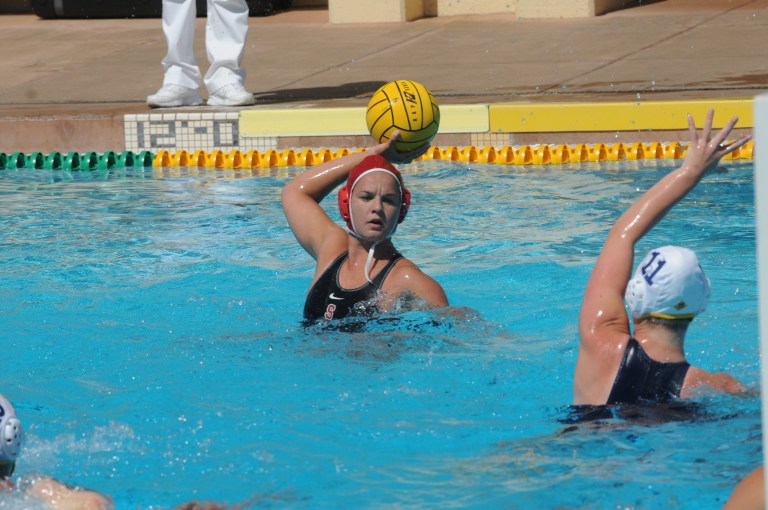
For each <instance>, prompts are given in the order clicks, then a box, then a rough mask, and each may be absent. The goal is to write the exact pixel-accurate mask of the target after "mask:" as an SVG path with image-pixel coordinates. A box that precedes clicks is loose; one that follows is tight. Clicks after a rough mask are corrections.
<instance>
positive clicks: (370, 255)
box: [282, 134, 448, 321]
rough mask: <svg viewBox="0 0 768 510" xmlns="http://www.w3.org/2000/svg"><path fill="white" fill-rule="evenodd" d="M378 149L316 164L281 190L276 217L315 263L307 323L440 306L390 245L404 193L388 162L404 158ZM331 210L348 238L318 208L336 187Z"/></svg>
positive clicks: (424, 279) (386, 147)
mask: <svg viewBox="0 0 768 510" xmlns="http://www.w3.org/2000/svg"><path fill="white" fill-rule="evenodd" d="M396 138H397V134H395V135H394V136H393V137H392V138H391V139H390V140H388V141H387V142H385V143H382V144H379V145H376V146H374V147H371V148H369V149H367V150H365V151H364V152H356V153H352V154H349V155H347V156H344V157H341V158H338V159H334V160H332V161H329V162H327V163H323V164H321V165H318V166H316V167H314V168H312V169H310V170H308V171H307V172H304V173H303V174H301V175H299V176H298V177H296V178H295V179H293V180H292V181H291V182H289V183H288V184H287V185H286V186H285V188H283V193H282V198H283V210H284V211H285V217H286V218H287V219H288V224H289V225H290V227H291V229H292V230H293V234H294V235H295V236H296V239H297V240H298V241H299V244H301V246H302V247H303V248H304V249H305V250H306V251H307V252H308V253H309V254H310V255H311V256H312V257H313V258H314V259H315V260H316V261H317V265H316V267H315V276H314V279H313V281H312V285H311V287H310V290H309V293H308V295H307V300H306V303H305V305H304V318H305V319H307V320H311V321H312V320H320V319H327V320H332V319H340V318H343V317H346V316H352V315H362V316H366V315H372V314H375V313H379V312H386V311H389V310H391V309H393V308H394V307H395V306H396V305H398V306H402V305H403V304H406V306H407V308H408V309H414V308H438V307H445V306H448V298H447V297H446V295H445V291H444V290H443V288H442V287H441V286H440V284H438V283H437V282H436V281H435V280H433V279H432V278H431V277H429V276H427V275H426V274H424V273H423V272H421V270H419V268H418V267H417V266H416V264H414V263H413V262H411V261H410V260H408V259H406V258H404V257H403V256H402V255H401V254H400V253H399V252H398V251H397V250H396V249H395V247H394V245H393V244H392V240H391V236H392V234H394V232H395V230H396V229H397V225H398V224H399V223H401V222H402V221H403V220H404V219H405V216H406V214H407V213H408V207H409V206H410V200H411V194H410V192H409V191H408V189H407V188H406V187H405V184H404V182H403V177H402V175H401V174H400V172H399V171H398V170H397V169H396V168H395V167H394V166H393V165H392V164H391V163H390V161H394V162H398V163H406V162H410V161H412V160H413V159H415V158H416V157H418V156H419V155H420V154H422V153H423V152H424V151H425V150H426V149H427V148H428V146H427V145H425V146H424V147H422V148H421V149H417V150H415V151H412V152H409V153H398V152H396V151H395V150H394V147H391V145H392V142H393V141H394V140H395V139H396ZM342 183H343V184H344V185H343V186H342V187H341V189H340V190H339V193H338V206H339V211H340V213H341V216H342V218H343V219H344V220H345V221H346V224H347V229H348V231H345V230H344V229H343V228H341V227H340V226H339V225H337V224H336V223H335V222H334V221H333V220H331V218H329V217H328V215H327V214H326V213H325V211H324V210H323V208H322V207H321V206H320V202H321V201H322V200H323V198H325V197H326V196H327V195H328V194H329V193H330V192H331V191H332V190H333V189H334V188H336V187H337V186H338V185H339V184H342Z"/></svg>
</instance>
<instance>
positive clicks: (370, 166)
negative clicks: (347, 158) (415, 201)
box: [339, 154, 411, 235]
mask: <svg viewBox="0 0 768 510" xmlns="http://www.w3.org/2000/svg"><path fill="white" fill-rule="evenodd" d="M370 172H386V173H388V174H390V175H391V176H392V177H394V178H395V179H396V180H397V184H398V186H400V196H401V199H402V204H401V205H400V216H399V217H398V219H397V223H402V222H403V220H404V219H405V215H406V214H407V213H408V207H409V206H410V205H411V192H410V191H408V189H407V188H406V187H405V183H403V176H402V175H401V174H400V172H399V171H398V170H397V168H395V167H394V166H393V165H392V164H391V163H390V162H389V161H387V160H386V159H385V158H383V157H382V156H379V155H377V154H374V155H371V156H367V157H366V158H365V159H364V160H362V161H361V162H360V163H358V165H357V166H356V167H355V168H353V169H352V171H351V172H349V177H347V183H346V184H345V185H344V186H342V187H341V189H339V212H341V217H342V218H344V221H346V222H347V228H349V230H350V231H351V232H352V233H355V234H356V232H355V228H354V227H353V226H352V216H351V215H350V214H349V197H350V195H352V189H353V188H354V187H355V184H357V181H359V180H360V178H361V177H363V176H364V175H366V174H368V173H370ZM393 232H394V229H393ZM390 235H392V234H390Z"/></svg>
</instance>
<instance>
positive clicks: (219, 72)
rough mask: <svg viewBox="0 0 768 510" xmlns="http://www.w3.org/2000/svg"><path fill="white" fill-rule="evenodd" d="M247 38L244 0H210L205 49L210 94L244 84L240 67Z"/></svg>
mask: <svg viewBox="0 0 768 510" xmlns="http://www.w3.org/2000/svg"><path fill="white" fill-rule="evenodd" d="M247 35H248V4H247V3H246V1H245V0H208V20H207V23H206V31H205V48H206V51H207V53H208V62H209V63H210V64H211V67H210V68H209V69H208V72H207V73H206V74H205V86H206V88H207V89H208V92H209V93H214V92H216V91H217V90H219V89H220V88H221V87H223V86H225V85H229V84H231V83H239V84H242V83H243V82H244V81H245V70H244V69H243V68H242V67H241V64H242V60H243V51H244V49H245V39H246V37H247Z"/></svg>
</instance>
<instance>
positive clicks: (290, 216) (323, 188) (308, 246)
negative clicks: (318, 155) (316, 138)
mask: <svg viewBox="0 0 768 510" xmlns="http://www.w3.org/2000/svg"><path fill="white" fill-rule="evenodd" d="M369 154H375V152H368V151H364V152H355V153H352V154H348V155H346V156H342V157H341V158H337V159H334V160H332V161H328V162H326V163H322V164H320V165H318V166H315V167H312V168H311V169H309V170H307V171H306V172H304V173H302V174H300V175H298V176H297V177H296V178H294V179H293V180H292V181H291V182H289V183H288V184H286V185H285V187H284V188H283V191H282V202H283V211H284V213H285V218H286V219H287V220H288V225H289V226H290V227H291V230H292V231H293V235H294V236H295V237H296V240H297V241H298V242H299V244H301V246H302V248H304V249H305V250H306V251H307V253H309V254H310V255H311V256H312V258H314V259H317V257H318V254H319V252H320V247H321V246H322V243H323V241H324V240H325V239H326V238H327V237H328V235H329V233H330V232H331V231H333V230H334V229H339V230H341V229H340V227H339V226H338V225H337V224H336V223H335V222H334V221H333V220H331V218H329V217H328V215H327V214H326V213H325V211H324V210H323V208H322V207H321V206H320V202H321V201H322V200H323V198H325V197H326V195H328V193H330V192H331V191H332V190H333V189H334V188H335V187H336V186H338V185H339V184H341V183H342V182H344V180H345V179H346V178H347V175H349V172H350V171H351V170H352V169H353V168H354V167H355V166H356V165H357V164H358V163H360V162H361V161H362V160H363V159H364V158H365V157H366V156H368V155H369Z"/></svg>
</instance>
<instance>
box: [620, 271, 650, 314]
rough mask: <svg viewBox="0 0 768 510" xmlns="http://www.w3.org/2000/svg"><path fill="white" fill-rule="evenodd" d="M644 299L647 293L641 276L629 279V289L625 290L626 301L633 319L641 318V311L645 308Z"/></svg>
mask: <svg viewBox="0 0 768 510" xmlns="http://www.w3.org/2000/svg"><path fill="white" fill-rule="evenodd" d="M644 299H645V295H644V293H643V282H642V280H641V278H638V277H635V278H632V279H631V280H629V283H627V290H625V291H624V302H626V303H627V307H628V308H629V312H630V313H631V314H632V318H633V319H638V318H639V314H640V311H641V310H642V309H643V302H644Z"/></svg>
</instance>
